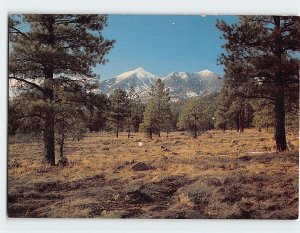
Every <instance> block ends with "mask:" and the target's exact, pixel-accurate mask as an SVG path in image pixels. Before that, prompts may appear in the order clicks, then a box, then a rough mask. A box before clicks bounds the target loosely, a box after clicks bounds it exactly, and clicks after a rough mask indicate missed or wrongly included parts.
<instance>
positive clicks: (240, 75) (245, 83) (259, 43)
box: [217, 16, 300, 151]
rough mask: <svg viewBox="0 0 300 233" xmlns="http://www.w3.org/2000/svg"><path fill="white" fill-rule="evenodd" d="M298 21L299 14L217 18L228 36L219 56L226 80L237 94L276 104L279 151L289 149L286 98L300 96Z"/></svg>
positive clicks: (219, 27)
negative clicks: (230, 20)
mask: <svg viewBox="0 0 300 233" xmlns="http://www.w3.org/2000/svg"><path fill="white" fill-rule="evenodd" d="M299 25H300V18H299V17H292V16H241V17H240V19H239V22H238V23H235V24H233V25H227V24H226V23H225V22H224V21H218V22H217V27H218V29H219V30H220V31H222V33H223V36H222V37H223V39H225V40H226V43H225V44H224V46H223V48H225V50H226V53H224V54H221V56H220V58H219V62H220V63H221V64H223V65H225V80H226V84H227V85H228V86H229V88H230V89H231V90H233V91H234V92H235V95H236V96H241V97H244V98H262V99H267V100H268V101H270V103H272V104H273V114H274V115H273V124H274V128H275V141H276V147H277V150H278V151H284V150H286V149H287V143H286V133H285V115H286V112H287V109H286V107H287V102H286V101H289V102H288V103H289V104H291V103H293V102H294V103H295V102H298V99H299V52H300V40H299V38H300V30H299ZM296 96H297V97H296ZM291 105H292V104H291ZM296 108H297V109H298V105H297V106H296Z"/></svg>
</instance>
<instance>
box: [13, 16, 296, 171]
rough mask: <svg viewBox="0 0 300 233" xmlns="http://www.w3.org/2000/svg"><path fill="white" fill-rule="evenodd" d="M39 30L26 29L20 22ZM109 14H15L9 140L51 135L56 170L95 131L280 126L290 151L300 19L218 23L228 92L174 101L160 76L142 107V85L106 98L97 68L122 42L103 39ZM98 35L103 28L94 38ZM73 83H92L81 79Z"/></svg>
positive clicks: (49, 154)
mask: <svg viewBox="0 0 300 233" xmlns="http://www.w3.org/2000/svg"><path fill="white" fill-rule="evenodd" d="M21 19H22V20H23V24H24V22H25V23H27V24H28V25H30V30H29V31H26V32H22V31H20V29H19V28H18V25H19V24H20V21H19V20H21ZM104 26H106V16H104V15H25V16H21V17H10V18H9V40H10V52H9V79H11V80H14V81H16V84H15V87H17V88H18V94H17V95H15V96H13V97H11V98H10V99H9V104H8V106H9V110H8V111H9V114H8V133H9V135H15V134H27V135H32V136H35V137H41V138H42V139H43V142H44V153H45V158H46V160H47V161H48V162H49V163H50V164H52V165H53V164H55V155H54V150H55V144H57V145H60V148H61V150H60V151H61V155H62V156H63V146H64V140H65V139H66V138H74V139H78V140H80V139H81V138H83V136H84V134H85V133H86V132H102V131H105V132H115V134H116V137H118V136H119V132H127V135H128V137H130V134H131V132H139V131H140V132H144V133H146V134H147V135H148V136H149V137H150V138H152V137H153V136H154V135H156V136H160V135H161V133H162V132H164V133H166V135H168V134H169V133H170V132H172V131H177V130H186V131H189V132H190V133H191V134H192V136H193V137H195V138H197V136H198V135H199V134H201V133H202V132H204V131H207V130H211V129H221V130H223V131H225V130H237V131H239V132H241V133H242V132H243V131H244V129H246V128H252V127H255V128H257V130H258V131H261V130H274V138H275V142H276V146H277V150H278V151H284V150H286V149H287V143H286V138H285V135H286V128H287V129H288V130H294V131H298V115H299V114H298V107H299V98H298V95H299V90H298V88H299V51H300V40H299V38H300V30H299V28H300V22H299V18H298V17H281V16H268V17H265V16H245V17H240V21H239V22H238V23H236V24H233V25H227V24H226V23H225V22H223V21H220V22H217V28H218V29H219V30H220V31H221V32H222V33H223V39H224V41H225V44H224V49H225V51H226V53H224V54H221V55H220V57H219V63H220V64H223V65H224V67H225V69H224V71H225V77H224V86H223V88H222V90H221V92H220V93H212V94H210V95H205V96H201V97H193V98H191V99H187V100H182V101H178V102H171V101H170V96H169V91H168V88H166V87H165V85H164V83H163V82H162V81H161V80H160V79H158V80H157V82H156V84H155V85H154V86H153V87H152V89H151V90H149V92H150V98H149V99H148V101H147V102H146V103H143V102H141V100H140V98H139V96H138V93H137V92H135V90H134V89H133V88H132V89H131V90H130V91H128V92H125V91H123V90H121V89H116V90H115V91H114V92H113V93H112V94H111V95H110V96H107V95H105V94H99V93H98V92H97V91H96V90H97V89H98V84H97V77H96V75H95V74H94V73H93V71H92V69H91V67H94V66H95V65H96V64H105V62H106V59H105V55H106V54H107V53H108V52H109V50H110V49H111V48H112V47H113V44H114V43H115V41H114V40H106V39H104V38H103V36H102V35H101V31H102V29H103V27H104ZM94 32H99V33H98V34H97V33H94ZM72 77H82V78H80V79H78V78H77V79H72Z"/></svg>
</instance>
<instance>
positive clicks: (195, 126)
mask: <svg viewBox="0 0 300 233" xmlns="http://www.w3.org/2000/svg"><path fill="white" fill-rule="evenodd" d="M197 131H198V129H197V125H194V138H197Z"/></svg>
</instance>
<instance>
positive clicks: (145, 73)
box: [116, 67, 155, 81]
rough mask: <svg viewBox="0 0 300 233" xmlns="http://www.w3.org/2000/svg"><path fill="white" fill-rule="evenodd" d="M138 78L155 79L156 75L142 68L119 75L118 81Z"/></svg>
mask: <svg viewBox="0 0 300 233" xmlns="http://www.w3.org/2000/svg"><path fill="white" fill-rule="evenodd" d="M133 76H135V77H137V78H138V79H144V78H155V75H153V74H151V73H149V72H148V71H146V70H144V69H143V68H142V67H139V68H137V69H135V70H130V71H127V72H124V73H122V74H120V75H118V76H117V77H116V78H117V80H118V81H121V80H124V79H127V78H130V77H133Z"/></svg>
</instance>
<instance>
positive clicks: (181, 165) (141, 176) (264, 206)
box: [8, 130, 299, 219]
mask: <svg viewBox="0 0 300 233" xmlns="http://www.w3.org/2000/svg"><path fill="white" fill-rule="evenodd" d="M164 136H165V135H162V137H161V138H154V140H149V139H147V138H146V137H144V135H143V134H140V133H136V134H132V136H131V137H130V138H129V139H128V138H127V134H126V133H122V134H120V135H119V139H116V138H115V137H114V135H113V134H106V133H102V134H101V133H89V134H87V135H86V138H85V139H84V140H82V141H80V142H77V141H72V140H69V141H67V142H66V148H65V150H66V151H65V154H66V156H67V158H68V165H67V166H53V167H51V166H48V165H43V164H42V160H43V155H42V154H43V153H42V148H43V147H42V144H40V143H38V142H28V141H26V140H25V139H20V138H16V137H12V138H9V155H8V214H9V217H80V218H81V217H102V218H263V219H269V218H276V219H278V218H279V219H293V218H297V217H298V160H299V156H298V135H296V134H288V135H287V139H288V141H289V147H290V151H289V152H285V153H276V152H275V147H274V139H273V134H272V133H263V132H257V131H254V130H246V131H245V132H244V133H237V132H234V131H226V132H221V131H209V132H207V133H204V134H202V135H201V136H200V137H199V138H198V139H193V138H192V137H191V136H190V135H188V134H185V133H182V132H176V133H171V134H170V135H169V137H164ZM139 142H142V143H143V145H142V146H141V143H140V145H139V144H138V143H139ZM164 148H167V150H165V149H164Z"/></svg>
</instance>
